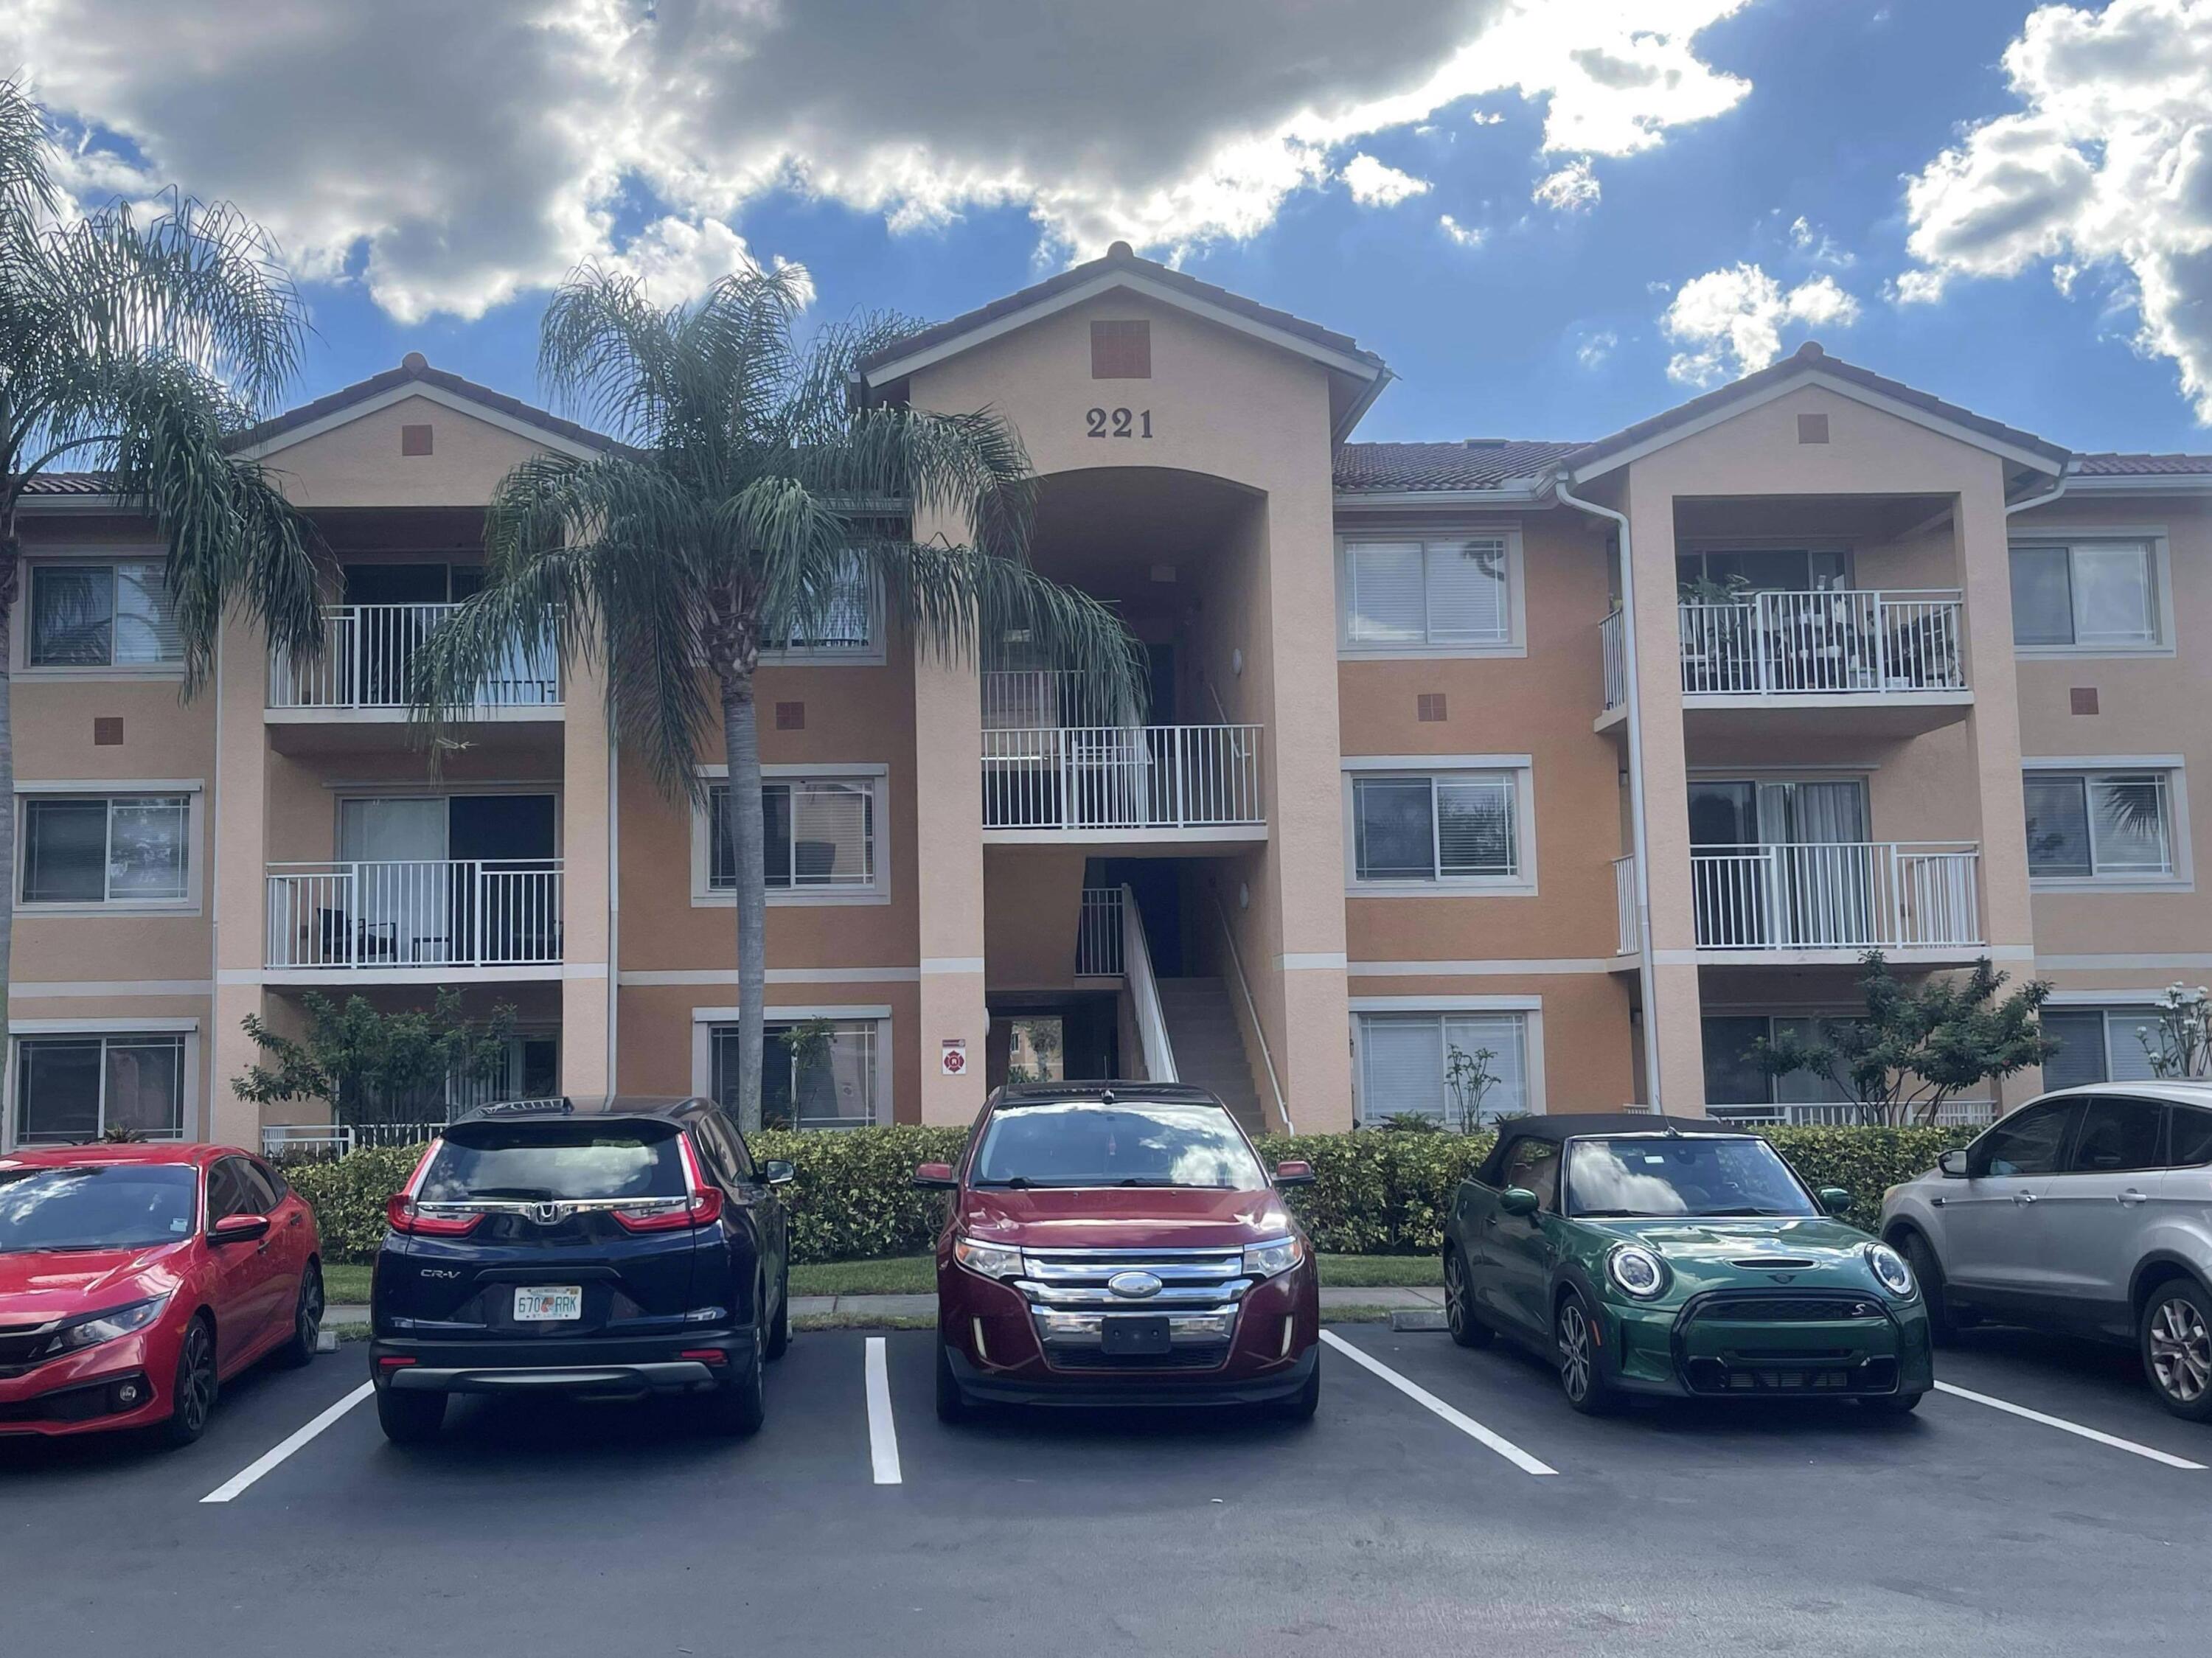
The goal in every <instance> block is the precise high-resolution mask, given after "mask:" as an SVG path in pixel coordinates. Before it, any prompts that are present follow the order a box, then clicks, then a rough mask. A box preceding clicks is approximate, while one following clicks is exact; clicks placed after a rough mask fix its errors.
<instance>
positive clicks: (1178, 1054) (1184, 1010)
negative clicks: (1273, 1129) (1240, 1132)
mask: <svg viewBox="0 0 2212 1658" xmlns="http://www.w3.org/2000/svg"><path fill="white" fill-rule="evenodd" d="M1159 987H1160V1012H1161V1015H1162V1017H1164V1019H1165V1020H1166V1022H1167V1028H1168V1045H1169V1047H1170V1048H1173V1049H1174V1050H1175V1064H1176V1076H1177V1077H1179V1078H1181V1079H1182V1081H1184V1082H1187V1083H1190V1084H1194V1085H1196V1086H1197V1087H1200V1088H1208V1089H1212V1090H1213V1092H1215V1093H1216V1094H1218V1095H1219V1096H1221V1098H1222V1101H1223V1102H1224V1103H1225V1104H1226V1105H1227V1106H1228V1107H1229V1109H1230V1111H1231V1114H1233V1115H1234V1116H1235V1117H1236V1119H1237V1121H1238V1122H1240V1123H1242V1124H1243V1125H1244V1132H1245V1133H1248V1134H1259V1133H1265V1132H1266V1129H1267V1119H1266V1116H1265V1114H1263V1113H1262V1112H1261V1108H1260V1090H1258V1088H1256V1087H1255V1085H1254V1084H1253V1081H1252V1065H1251V1061H1250V1060H1248V1059H1247V1058H1246V1057H1245V1054H1244V1039H1243V1035H1240V1034H1239V1033H1238V1031H1237V1015H1236V1012H1235V1011H1234V1010H1233V1009H1231V1006H1230V1005H1229V991H1228V988H1227V987H1226V986H1225V985H1224V984H1223V983H1222V982H1221V981H1220V980H1218V979H1162V980H1161V981H1159Z"/></svg>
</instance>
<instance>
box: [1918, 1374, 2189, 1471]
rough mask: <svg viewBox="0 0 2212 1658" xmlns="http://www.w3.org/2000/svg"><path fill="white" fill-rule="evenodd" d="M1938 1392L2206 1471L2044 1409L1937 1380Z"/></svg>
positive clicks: (2177, 1465)
mask: <svg viewBox="0 0 2212 1658" xmlns="http://www.w3.org/2000/svg"><path fill="white" fill-rule="evenodd" d="M1936 1392H1937V1393H1939V1394H1950V1395H1951V1396H1952V1397H1953V1398H1954V1399H1970V1400H1972V1401H1973V1402H1974V1403H1975V1404H1977V1405H1986V1406H1989V1407H1990V1409H1991V1410H1993V1411H2002V1412H2004V1413H2005V1414H2006V1415H2008V1416H2017V1417H2025V1418H2027V1420H2028V1421H2030V1422H2040V1423H2041V1424H2043V1425H2044V1426H2045V1427H2046V1428H2056V1429H2057V1430H2059V1431H2060V1432H2061V1433H2069V1434H2076V1435H2079V1436H2081V1438H2083V1439H2093V1440H2095V1441H2096V1442H2097V1443H2099V1444H2100V1445H2110V1446H2111V1447H2112V1448H2113V1449H2114V1450H2116V1451H2128V1452H2130V1453H2132V1454H2133V1455H2136V1456H2146V1457H2148V1458H2149V1459H2150V1460H2151V1461H2154V1462H2163V1463H2165V1464H2166V1467H2169V1468H2188V1469H2191V1470H2192V1471H2193V1472H2195V1473H2203V1472H2204V1465H2203V1463H2202V1462H2191V1461H2190V1460H2189V1459H2188V1458H2187V1457H2185V1456H2175V1455H2172V1453H2171V1452H2168V1451H2161V1450H2154V1449H2153V1448H2151V1447H2150V1446H2148V1445H2138V1444H2136V1442H2135V1441H2134V1440H2132V1439H2122V1438H2119V1437H2118V1436H2116V1435H2113V1434H2108V1433H2100V1432H2098V1430H2096V1429H2094V1428H2085V1427H2083V1426H2082V1425H2081V1424H2080V1423H2078V1422H2069V1421H2067V1420H2066V1418H2063V1417H2059V1416H2045V1414H2044V1413H2043V1412H2041V1411H2031V1410H2029V1409H2028V1408H2027V1406H2025V1405H2015V1404H2011V1403H2009V1402H2008V1401H2007V1400H2002V1399H1992V1398H1990V1396H1989V1395H1988V1394H1978V1393H1974V1392H1972V1391H1970V1390H1969V1389H1967V1388H1954V1387H1953V1386H1952V1385H1951V1384H1950V1383H1949V1382H1937V1383H1936Z"/></svg>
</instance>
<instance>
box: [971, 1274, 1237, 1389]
mask: <svg viewBox="0 0 2212 1658" xmlns="http://www.w3.org/2000/svg"><path fill="white" fill-rule="evenodd" d="M1127 1273H1145V1274H1147V1275H1149V1276H1150V1277H1152V1278H1156V1279H1158V1281H1159V1288H1158V1290H1157V1291H1153V1292H1152V1293H1151V1294H1149V1295H1142V1296H1129V1295H1125V1294H1116V1293H1115V1291H1113V1290H1112V1289H1111V1288H1109V1284H1110V1283H1111V1281H1112V1280H1113V1279H1115V1278H1119V1277H1121V1276H1122V1275H1124V1274H1127ZM1252 1282H1253V1280H1252V1279H1250V1278H1248V1277H1246V1276H1245V1273H1244V1252H1243V1248H1241V1247H1237V1248H1220V1249H1025V1250H1024V1251H1023V1252H1022V1274H1021V1276H1020V1277H1019V1278H1017V1279H1016V1280H1015V1287H1016V1288H1017V1289H1018V1290H1019V1291H1021V1292H1022V1295H1023V1297H1024V1298H1025V1299H1026V1300H1027V1301H1028V1302H1029V1304H1030V1319H1031V1321H1032V1322H1033V1323H1034V1325H1035V1327H1036V1336H1037V1341H1038V1343H1039V1345H1042V1348H1043V1349H1044V1353H1045V1357H1046V1359H1047V1362H1048V1363H1052V1364H1054V1366H1056V1367H1060V1368H1065V1369H1082V1370H1097V1369H1113V1370H1145V1369H1159V1370H1188V1369H1200V1368H1208V1367H1211V1366H1212V1365H1214V1364H1218V1363H1222V1362H1223V1361H1225V1359H1226V1358H1227V1357H1228V1356H1229V1343H1230V1339H1231V1337H1232V1336H1233V1335H1234V1334H1235V1333H1236V1329H1237V1303H1239V1302H1241V1301H1242V1300H1243V1297H1244V1293H1245V1291H1248V1290H1249V1289H1250V1288H1251V1287H1252ZM1163 1316H1164V1317H1165V1318H1166V1320H1167V1342H1168V1351H1166V1352H1164V1353H1156V1354H1146V1355H1141V1356H1139V1355H1122V1354H1115V1355H1108V1354H1106V1353H1105V1352H1104V1351H1103V1347H1104V1344H1105V1340H1106V1334H1105V1331H1106V1327H1107V1325H1108V1324H1109V1322H1119V1321H1123V1320H1135V1319H1153V1318H1159V1317H1163Z"/></svg>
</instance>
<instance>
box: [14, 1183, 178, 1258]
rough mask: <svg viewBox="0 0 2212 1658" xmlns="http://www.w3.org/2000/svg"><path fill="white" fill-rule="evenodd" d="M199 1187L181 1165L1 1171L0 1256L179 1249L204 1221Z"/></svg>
mask: <svg viewBox="0 0 2212 1658" xmlns="http://www.w3.org/2000/svg"><path fill="white" fill-rule="evenodd" d="M199 1181H200V1176H199V1170H198V1169H192V1168H188V1167H185V1166H183V1165H180V1164H177V1163H88V1164H80V1165H76V1166H72V1167H69V1168H62V1169H0V1254H23V1253H26V1252H27V1251H32V1250H44V1249H143V1248H147V1247H148V1246H149V1245H152V1244H156V1243H174V1242H177V1241H178V1240H179V1239H180V1238H185V1237H189V1236H191V1232H192V1228H193V1226H194V1225H195V1224H196V1223H197V1220H198V1218H199V1190H200V1186H199Z"/></svg>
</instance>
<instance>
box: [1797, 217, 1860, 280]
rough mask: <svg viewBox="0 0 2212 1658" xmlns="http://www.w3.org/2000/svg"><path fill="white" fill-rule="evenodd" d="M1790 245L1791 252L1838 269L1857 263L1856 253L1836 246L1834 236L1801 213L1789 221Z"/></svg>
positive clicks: (1815, 262)
mask: <svg viewBox="0 0 2212 1658" xmlns="http://www.w3.org/2000/svg"><path fill="white" fill-rule="evenodd" d="M1790 250H1791V251H1792V252H1796V253H1799V254H1802V255H1803V256H1804V257H1805V258H1808V259H1810V260H1811V261H1812V262H1813V263H1814V264H1825V265H1830V266H1832V267H1834V268H1835V269H1836V270H1845V269H1847V268H1849V267H1850V266H1851V265H1854V264H1857V263H1858V256H1857V254H1855V253H1853V252H1851V251H1850V249H1848V248H1844V247H1839V246H1837V245H1836V240H1835V238H1833V237H1832V236H1831V235H1829V234H1828V233H1827V232H1826V231H1825V230H1823V229H1821V228H1820V226H1818V225H1816V224H1814V222H1812V221H1811V220H1810V219H1808V218H1807V217H1806V216H1804V215H1803V214H1802V213H1801V214H1799V215H1798V216H1796V218H1795V219H1792V220H1791V221H1790Z"/></svg>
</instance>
